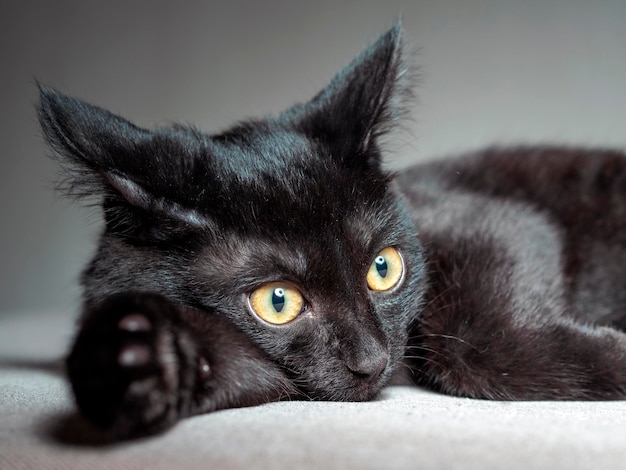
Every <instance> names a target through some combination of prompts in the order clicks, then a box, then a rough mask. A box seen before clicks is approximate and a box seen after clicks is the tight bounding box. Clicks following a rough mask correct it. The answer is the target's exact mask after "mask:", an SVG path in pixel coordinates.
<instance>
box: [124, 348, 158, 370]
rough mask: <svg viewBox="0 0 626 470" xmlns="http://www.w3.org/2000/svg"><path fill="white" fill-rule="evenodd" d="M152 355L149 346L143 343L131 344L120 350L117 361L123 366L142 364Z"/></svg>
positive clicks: (148, 360)
mask: <svg viewBox="0 0 626 470" xmlns="http://www.w3.org/2000/svg"><path fill="white" fill-rule="evenodd" d="M151 357H152V353H151V352H150V348H149V347H148V346H146V345H143V344H131V345H129V346H125V347H123V348H122V349H121V350H120V353H119V354H118V356H117V362H118V363H119V365H121V366H123V367H138V366H144V365H146V364H147V363H148V362H150V359H151Z"/></svg>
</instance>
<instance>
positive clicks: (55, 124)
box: [38, 84, 151, 205]
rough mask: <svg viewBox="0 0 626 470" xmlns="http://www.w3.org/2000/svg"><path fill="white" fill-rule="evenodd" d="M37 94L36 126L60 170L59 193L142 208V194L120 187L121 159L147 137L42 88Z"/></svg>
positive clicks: (99, 111) (102, 112)
mask: <svg viewBox="0 0 626 470" xmlns="http://www.w3.org/2000/svg"><path fill="white" fill-rule="evenodd" d="M39 92H40V102H39V106H38V115H39V122H40V125H41V129H42V131H43V135H44V137H45V139H46V141H47V143H48V144H49V145H50V147H51V148H52V150H53V151H54V157H55V158H56V159H57V160H58V162H59V164H60V166H61V167H62V169H63V172H64V178H63V179H64V182H63V183H62V189H63V190H64V192H66V193H67V195H70V196H73V197H81V198H82V197H88V198H96V199H97V200H101V198H102V197H106V195H108V194H111V193H115V194H116V195H118V196H122V197H124V198H125V199H127V200H128V202H130V203H131V204H133V205H141V201H140V199H141V197H142V194H140V192H137V191H133V190H132V188H131V187H130V186H129V182H127V181H124V180H125V178H124V177H123V175H124V173H125V172H124V171H123V168H120V166H122V167H123V166H124V165H123V164H122V165H120V159H123V158H124V154H126V153H128V152H129V150H131V149H133V148H137V147H138V146H140V143H141V142H142V141H143V142H145V141H146V140H149V139H150V138H151V132H150V131H148V130H144V129H141V128H139V127H137V126H135V125H134V124H132V123H130V122H129V121H127V120H125V119H123V118H122V117H120V116H117V115H115V114H113V113H111V112H109V111H106V110H104V109H102V108H99V107H97V106H93V105H91V104H88V103H85V102H83V101H81V100H79V99H77V98H73V97H71V96H67V95H64V94H62V93H59V92H57V91H55V90H53V89H51V88H48V87H46V86H44V85H42V84H39Z"/></svg>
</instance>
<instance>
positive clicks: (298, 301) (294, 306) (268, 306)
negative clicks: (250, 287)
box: [250, 282, 304, 325]
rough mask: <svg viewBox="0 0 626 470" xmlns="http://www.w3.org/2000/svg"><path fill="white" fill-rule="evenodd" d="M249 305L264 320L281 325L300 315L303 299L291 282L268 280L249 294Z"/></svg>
mask: <svg viewBox="0 0 626 470" xmlns="http://www.w3.org/2000/svg"><path fill="white" fill-rule="evenodd" d="M250 306H251V307H252V310H254V313H256V314H257V315H258V316H259V317H260V318H261V319H263V320H265V321H266V322H268V323H272V324H274V325H283V324H285V323H289V322H290V321H291V320H293V319H294V318H296V317H297V316H298V315H300V313H301V312H302V308H303V307H304V299H303V298H302V294H300V292H299V291H298V289H296V288H295V287H293V286H292V285H291V284H288V283H284V282H270V283H269V284H265V285H263V286H261V287H259V288H258V289H256V290H254V291H253V292H252V294H250Z"/></svg>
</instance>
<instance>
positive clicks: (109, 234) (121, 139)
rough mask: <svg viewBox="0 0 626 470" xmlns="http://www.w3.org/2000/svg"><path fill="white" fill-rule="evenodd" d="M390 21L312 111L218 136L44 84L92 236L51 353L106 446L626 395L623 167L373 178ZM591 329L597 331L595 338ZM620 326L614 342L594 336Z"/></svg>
mask: <svg viewBox="0 0 626 470" xmlns="http://www.w3.org/2000/svg"><path fill="white" fill-rule="evenodd" d="M409 75H410V74H408V73H407V70H406V68H405V65H404V63H403V60H402V41H401V34H400V30H399V28H398V27H396V28H394V29H392V30H391V31H390V32H388V33H387V34H386V35H384V36H383V37H382V38H381V39H380V40H379V41H378V42H377V43H376V44H374V45H373V46H372V47H371V48H370V49H368V50H367V51H365V52H364V53H363V54H362V55H361V56H359V57H358V58H357V59H356V60H355V61H354V62H353V63H352V64H351V65H350V66H349V67H347V68H346V69H344V70H343V71H342V72H341V73H340V74H339V75H338V76H337V77H335V79H334V80H333V81H332V82H331V83H330V85H329V86H328V87H327V88H326V89H324V90H323V91H322V92H321V93H320V94H319V95H318V96H316V97H315V98H314V99H313V100H311V101H310V102H308V103H304V104H300V105H296V106H294V107H293V108H290V109H289V110H287V111H285V112H284V113H282V114H281V115H279V116H276V117H272V118H268V119H265V120H257V121H249V122H247V123H244V124H242V125H239V126H236V127H234V128H232V129H230V130H229V131H227V132H225V133H222V134H220V135H216V136H211V137H209V136H207V135H204V134H202V133H200V132H198V131H196V130H194V129H190V128H186V127H173V128H165V129H158V130H156V131H147V130H144V129H139V128H137V127H135V126H133V125H132V124H130V123H129V122H127V121H125V120H123V119H122V118H119V117H117V116H114V115H112V114H110V113H108V112H106V111H104V110H101V109H99V108H96V107H93V106H90V105H86V104H84V103H82V102H80V101H78V100H75V99H73V98H69V97H66V96H63V95H60V94H58V93H56V92H53V91H51V90H47V89H44V88H42V103H41V106H40V119H41V122H42V127H43V129H44V131H45V134H46V137H47V139H48V141H49V142H50V144H51V145H52V147H53V148H54V149H55V150H56V152H57V155H58V156H59V157H60V160H61V163H62V165H63V166H65V168H67V170H68V173H67V174H68V175H69V176H68V183H69V185H68V189H69V191H70V193H71V194H73V195H76V196H87V197H95V198H97V200H98V202H99V203H101V204H102V206H103V208H104V215H105V220H106V230H105V233H104V234H103V236H102V238H101V241H100V246H99V249H98V252H97V253H96V255H95V257H94V259H93V261H92V262H91V264H90V265H89V266H88V268H87V269H86V270H85V272H84V274H83V285H84V288H85V313H84V319H83V324H82V326H81V331H80V332H79V334H78V337H77V340H76V343H75V345H74V347H73V349H72V352H71V354H70V357H69V359H68V369H69V375H70V379H71V381H72V385H73V388H74V391H75V394H76V397H77V402H78V405H79V408H80V409H81V410H82V411H83V412H84V413H85V414H86V415H87V416H88V417H89V418H90V419H91V420H92V421H94V422H96V423H97V424H100V425H101V426H103V427H106V428H108V429H111V431H112V432H113V434H114V435H116V436H117V437H125V436H130V435H137V434H145V433H150V432H154V431H157V430H159V429H162V428H164V427H167V426H169V425H171V424H172V423H174V422H176V420H177V419H180V418H181V417H184V416H188V415H191V414H197V413H200V412H206V411H211V410H214V409H218V408H224V407H233V406H245V405H253V404H258V403H263V402H266V401H271V400H278V399H281V398H287V397H289V398H310V399H329V400H366V399H370V398H372V397H374V396H375V395H376V394H377V393H378V392H379V391H380V389H381V388H382V387H383V386H384V385H385V384H386V383H388V382H389V381H390V380H391V379H392V376H394V374H396V373H401V372H408V375H409V378H410V380H412V381H413V382H414V383H417V384H424V385H427V386H431V387H433V388H435V389H437V390H441V391H444V392H446V393H453V394H460V395H465V396H471V397H477V398H502V399H534V398H551V399H575V398H587V399H605V398H608V399H619V398H626V336H625V335H624V334H623V333H621V332H620V331H619V328H623V327H624V324H625V322H624V318H626V314H625V313H626V312H624V311H623V305H624V302H623V300H624V298H625V297H626V288H625V287H624V285H623V282H622V279H623V277H624V276H623V275H622V274H623V273H624V271H626V264H625V263H624V262H623V261H625V258H626V240H625V238H626V231H624V224H626V156H625V155H623V154H619V153H616V152H609V151H589V150H576V149H560V148H518V149H513V150H497V149H492V150H489V151H485V152H480V153H477V154H475V155H468V156H465V157H463V158H460V159H458V160H449V161H446V162H440V163H433V164H428V165H422V166H419V167H414V168H411V169H409V170H407V171H405V172H403V173H402V174H401V175H399V176H397V177H396V178H395V179H393V178H392V177H391V176H390V175H389V174H388V173H387V172H385V171H384V170H382V169H381V165H380V158H381V150H380V147H379V144H378V137H379V136H380V135H382V134H384V133H385V132H387V131H388V130H390V129H391V128H392V127H394V126H395V125H396V121H397V120H398V119H399V117H400V115H401V108H402V104H403V102H404V100H405V99H406V91H407V83H405V82H407V81H408V78H409ZM598 325H607V326H598ZM612 326H613V327H615V328H613V327H612Z"/></svg>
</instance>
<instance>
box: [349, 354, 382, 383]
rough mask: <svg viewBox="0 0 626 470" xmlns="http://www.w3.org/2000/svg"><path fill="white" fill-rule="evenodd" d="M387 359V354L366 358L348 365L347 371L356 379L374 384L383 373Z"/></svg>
mask: <svg viewBox="0 0 626 470" xmlns="http://www.w3.org/2000/svg"><path fill="white" fill-rule="evenodd" d="M388 360H389V358H388V356H387V354H379V355H376V356H366V357H363V358H360V359H359V360H358V361H355V362H354V363H353V364H349V365H348V369H350V371H351V372H352V373H353V374H354V375H356V376H357V377H359V378H361V379H363V380H366V381H367V382H375V381H376V380H377V379H378V377H380V374H382V373H383V371H384V370H385V367H387V362H388Z"/></svg>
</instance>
